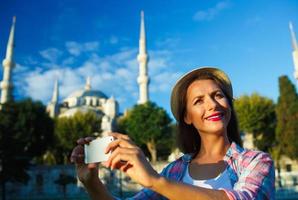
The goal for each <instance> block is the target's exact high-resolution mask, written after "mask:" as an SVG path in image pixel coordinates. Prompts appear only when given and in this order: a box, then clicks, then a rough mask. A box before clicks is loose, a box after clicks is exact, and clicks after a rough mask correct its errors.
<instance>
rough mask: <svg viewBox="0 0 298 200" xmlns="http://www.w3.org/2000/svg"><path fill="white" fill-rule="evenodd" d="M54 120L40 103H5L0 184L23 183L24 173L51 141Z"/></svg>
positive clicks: (1, 117)
mask: <svg viewBox="0 0 298 200" xmlns="http://www.w3.org/2000/svg"><path fill="white" fill-rule="evenodd" d="M53 129H54V125H53V120H52V119H51V118H50V117H49V116H48V114H47V113H46V109H45V107H44V105H43V104H42V103H41V102H34V101H32V100H31V99H25V100H22V101H19V102H8V103H6V104H3V105H2V109H1V111H0V159H1V161H0V162H1V163H0V166H1V175H0V180H1V184H2V187H3V188H4V189H3V191H4V192H5V183H6V182H7V181H13V182H14V181H16V182H26V181H27V180H28V179H29V176H28V174H27V172H26V169H27V168H28V166H29V163H30V161H32V159H33V158H36V157H40V156H42V154H43V153H44V152H45V151H46V149H47V148H48V146H49V144H51V143H52V141H53Z"/></svg>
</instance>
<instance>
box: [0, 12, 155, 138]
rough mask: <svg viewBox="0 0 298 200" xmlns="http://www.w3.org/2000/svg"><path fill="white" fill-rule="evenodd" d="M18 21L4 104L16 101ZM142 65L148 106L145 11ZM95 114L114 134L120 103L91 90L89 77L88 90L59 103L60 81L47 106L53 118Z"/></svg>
mask: <svg viewBox="0 0 298 200" xmlns="http://www.w3.org/2000/svg"><path fill="white" fill-rule="evenodd" d="M15 24H16V18H15V17H13V23H12V27H11V31H10V35H9V40H8V45H7V51H6V57H5V59H4V60H3V68H4V72H3V81H2V82H1V91H2V92H1V104H4V103H5V102H7V101H9V100H10V99H11V98H12V90H13V83H12V79H11V73H12V69H13V68H14V66H15V62H14V60H13V51H14V33H15ZM137 60H138V62H139V76H138V77H137V82H138V84H139V100H138V103H139V104H143V103H146V102H147V101H148V99H149V94H148V85H149V77H148V72H147V71H148V69H147V68H148V67H147V65H148V54H147V50H146V34H145V22H144V12H143V11H142V12H141V25H140V39H139V54H138V55H137ZM90 111H91V112H94V113H95V114H96V115H97V116H99V117H102V122H101V130H102V131H103V134H104V133H106V132H110V131H113V129H114V127H115V120H116V117H117V116H118V115H119V113H118V102H117V100H116V99H115V98H114V97H113V96H112V97H108V96H107V95H106V94H104V93H103V92H101V91H100V90H97V89H93V88H92V87H91V78H90V77H87V80H86V85H85V88H84V89H79V90H77V91H74V92H73V93H71V94H70V95H69V96H68V97H66V98H65V99H64V100H63V101H62V102H59V84H58V81H57V80H56V82H55V84H54V90H53V95H52V99H51V101H50V102H49V103H48V105H47V112H48V113H49V115H50V116H51V117H52V118H55V117H71V116H73V115H74V114H75V113H76V112H82V113H86V112H90Z"/></svg>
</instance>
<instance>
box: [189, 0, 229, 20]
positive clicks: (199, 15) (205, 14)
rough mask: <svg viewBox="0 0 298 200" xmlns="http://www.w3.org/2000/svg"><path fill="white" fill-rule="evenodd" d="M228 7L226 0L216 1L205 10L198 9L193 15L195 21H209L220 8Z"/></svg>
mask: <svg viewBox="0 0 298 200" xmlns="http://www.w3.org/2000/svg"><path fill="white" fill-rule="evenodd" d="M229 7H230V3H229V2H228V1H222V2H218V3H217V4H216V5H215V6H214V7H212V8H209V9H207V10H199V11H197V12H196V13H195V15H194V16H193V19H194V20H195V21H209V20H212V19H214V17H215V16H216V15H218V14H219V13H220V12H221V11H222V10H224V9H227V8H229Z"/></svg>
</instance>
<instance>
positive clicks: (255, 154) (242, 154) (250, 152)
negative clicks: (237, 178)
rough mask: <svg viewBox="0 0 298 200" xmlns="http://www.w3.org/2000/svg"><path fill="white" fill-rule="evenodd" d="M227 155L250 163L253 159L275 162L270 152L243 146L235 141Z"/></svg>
mask: <svg viewBox="0 0 298 200" xmlns="http://www.w3.org/2000/svg"><path fill="white" fill-rule="evenodd" d="M227 156H228V157H230V158H232V159H233V160H237V161H241V162H248V163H250V162H252V161H264V162H265V161H266V162H273V161H272V158H271V156H270V154H269V153H266V152H263V151H260V150H256V149H247V148H243V147H241V146H239V145H237V144H235V143H232V145H231V148H230V149H229V151H228V153H227Z"/></svg>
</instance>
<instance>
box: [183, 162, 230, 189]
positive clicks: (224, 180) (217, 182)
mask: <svg viewBox="0 0 298 200" xmlns="http://www.w3.org/2000/svg"><path fill="white" fill-rule="evenodd" d="M188 168H189V164H188V165H187V167H186V172H185V174H184V176H183V179H182V181H183V182H184V183H188V184H191V185H195V186H199V187H203V188H208V189H233V186H232V184H231V180H230V177H229V174H228V170H227V168H226V169H225V170H224V171H223V172H222V173H220V174H219V175H218V176H217V177H215V178H212V179H207V180H195V179H193V178H192V177H191V176H190V175H189V170H188Z"/></svg>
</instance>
